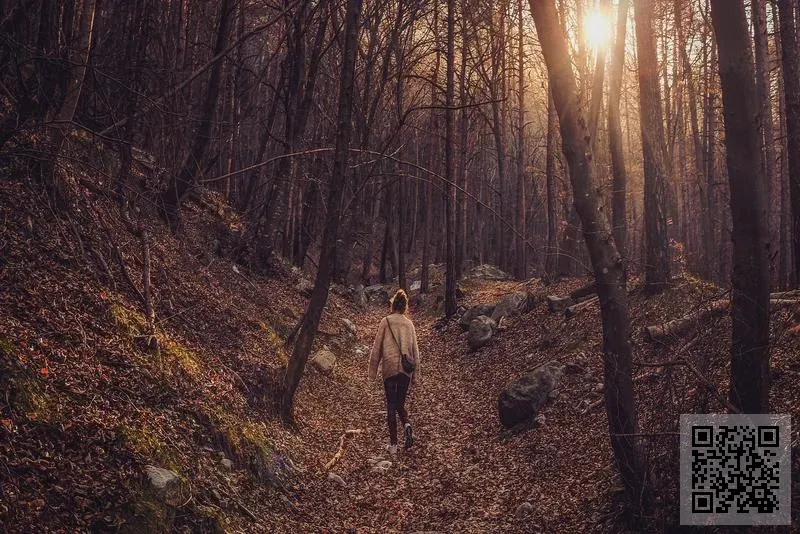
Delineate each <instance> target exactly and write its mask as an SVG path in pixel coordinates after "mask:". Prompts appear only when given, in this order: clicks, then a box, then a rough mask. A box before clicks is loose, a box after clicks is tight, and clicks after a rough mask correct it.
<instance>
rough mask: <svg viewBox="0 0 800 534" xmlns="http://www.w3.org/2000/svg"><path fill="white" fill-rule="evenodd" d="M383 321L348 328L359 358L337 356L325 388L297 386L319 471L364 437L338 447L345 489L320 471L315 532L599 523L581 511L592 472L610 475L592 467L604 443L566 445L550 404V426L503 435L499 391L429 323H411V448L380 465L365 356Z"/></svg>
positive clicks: (380, 434) (374, 387) (310, 498)
mask: <svg viewBox="0 0 800 534" xmlns="http://www.w3.org/2000/svg"><path fill="white" fill-rule="evenodd" d="M383 315H385V313H384V310H382V309H380V310H372V311H370V312H368V313H366V314H364V315H363V316H360V317H357V318H356V323H357V327H358V343H359V346H360V347H361V348H362V349H363V351H364V353H363V354H358V355H356V356H351V357H345V358H341V359H340V360H339V361H338V363H337V368H336V370H335V372H334V376H333V378H332V379H328V380H324V379H323V380H319V378H321V377H320V376H319V375H318V374H314V373H309V376H307V377H306V380H308V383H307V387H305V388H303V391H302V393H301V397H300V398H301V401H300V403H299V404H298V418H299V420H300V421H301V422H302V426H301V432H302V435H303V439H304V440H310V441H313V442H318V443H320V444H321V445H320V447H319V448H318V450H320V451H322V452H321V453H320V456H319V457H318V458H317V459H316V464H317V465H320V466H321V465H323V464H325V463H326V462H327V461H328V460H330V458H331V457H333V455H334V453H335V452H336V450H337V447H338V444H339V437H340V435H341V434H342V433H344V431H345V430H347V429H363V430H364V433H363V434H360V435H355V436H350V437H348V438H347V442H348V443H347V446H346V451H345V453H344V455H343V457H342V458H341V460H340V461H339V462H338V463H337V464H336V465H335V466H334V467H333V468H332V472H334V473H336V474H338V475H339V476H341V477H342V479H343V480H344V481H345V484H346V485H345V486H344V487H340V486H339V484H337V483H336V482H334V481H332V480H328V479H327V477H326V476H325V475H324V472H322V473H320V476H318V477H315V479H314V481H313V482H311V483H310V484H309V486H308V487H307V488H306V491H305V492H304V493H303V495H302V496H301V497H300V498H299V501H300V502H305V503H306V505H305V506H306V507H309V508H305V510H306V511H307V512H309V513H308V516H307V519H309V520H311V518H312V517H313V518H314V519H313V520H312V521H313V523H314V525H315V527H316V526H319V527H322V526H323V525H324V526H326V527H327V528H328V529H330V530H331V531H335V532H339V531H343V530H347V529H351V528H355V529H357V531H359V532H362V531H365V530H364V529H366V531H373V530H374V531H381V532H384V531H387V529H389V530H397V531H404V532H405V531H431V530H434V531H447V532H498V531H503V532H516V531H520V532H522V531H524V532H537V531H542V532H553V531H556V530H558V531H564V530H565V528H566V527H567V525H569V524H572V525H575V524H576V517H580V516H581V515H583V516H584V518H583V519H582V520H581V522H582V521H592V522H593V523H595V524H597V520H598V518H597V517H595V518H590V517H589V516H590V514H589V513H588V512H589V510H587V509H586V501H587V499H591V498H592V497H593V496H596V495H597V494H598V493H599V491H600V488H599V487H598V484H596V483H595V484H591V485H590V486H586V484H587V482H588V480H589V478H591V477H592V475H594V474H597V473H596V470H597V468H598V467H601V468H602V470H603V471H607V476H610V475H611V472H610V467H611V466H610V465H602V466H600V465H597V463H596V462H595V460H594V458H596V457H601V458H609V455H608V453H607V451H606V450H605V449H606V445H605V443H599V444H595V445H592V443H591V437H590V434H589V433H586V434H583V435H574V433H572V432H570V431H568V430H567V427H562V426H561V425H562V423H563V420H564V418H565V417H568V416H569V412H571V411H572V408H571V407H570V406H569V405H568V403H567V402H560V401H559V400H558V399H556V401H555V402H554V403H553V405H551V407H550V409H548V410H546V417H547V418H548V419H547V420H548V421H552V423H545V424H544V425H543V426H539V427H537V428H535V429H531V430H528V431H525V432H522V433H520V434H517V435H509V436H507V437H504V435H503V434H502V433H501V431H500V430H501V427H500V425H499V422H498V419H497V394H498V393H499V390H500V388H502V386H503V383H496V380H494V379H493V377H492V376H491V375H492V373H488V372H487V369H486V368H485V365H486V362H482V361H481V359H482V358H484V357H486V356H487V355H486V354H481V353H478V354H467V346H466V343H465V341H464V340H463V339H459V338H460V336H461V333H460V332H459V331H458V328H448V329H446V330H445V331H444V332H441V333H440V332H437V331H435V330H434V329H433V325H434V322H433V320H432V319H430V318H427V317H422V316H418V317H414V316H412V320H414V321H415V324H416V329H417V334H418V338H419V346H420V351H421V354H422V374H421V376H422V380H421V382H420V384H418V385H417V386H415V387H413V388H412V391H411V392H410V397H409V399H408V401H407V405H406V406H407V408H410V409H409V417H410V419H411V420H412V422H413V425H414V436H415V445H414V447H413V448H412V449H411V450H410V451H403V450H402V443H401V446H400V447H399V449H400V450H398V455H397V457H396V458H395V459H391V458H389V457H388V455H387V453H386V451H385V450H384V447H385V445H386V444H387V443H388V430H387V427H386V419H385V417H386V416H385V406H384V396H383V389H382V384H381V383H380V382H375V383H372V384H370V385H369V386H367V363H368V358H369V349H370V347H371V345H372V341H373V336H374V333H375V329H376V328H377V324H378V322H379V321H380V319H381V317H383ZM538 363H543V362H539V361H536V360H531V361H530V365H529V366H530V367H533V366H535V365H537V364H538ZM506 372H508V370H507V371H506ZM495 374H496V373H495ZM512 374H513V371H512ZM567 387H569V386H567ZM322 407H324V409H321V408H322ZM589 417H591V418H592V419H596V418H597V416H596V415H594V416H589ZM602 418H603V419H604V417H602ZM564 430H567V432H565V431H564ZM401 435H402V434H401ZM401 441H402V440H401ZM324 443H327V444H328V446H327V447H325V446H323V445H322V444H324ZM576 445H577V447H578V448H579V449H583V450H585V451H590V452H591V454H583V455H582V456H583V458H584V460H585V461H586V462H587V463H588V465H574V463H573V462H574V458H573V456H574V452H575V451H576V450H579V449H575V447H576ZM591 449H593V450H591ZM564 451H567V452H569V454H564ZM376 457H382V458H384V459H390V460H392V467H391V469H390V470H389V471H388V472H387V473H375V472H373V471H372V470H371V465H370V463H369V459H370V458H376ZM312 461H313V460H312ZM587 475H588V476H587ZM525 502H528V503H530V504H531V505H532V506H531V508H530V511H528V512H526V513H522V512H520V515H519V517H518V516H517V510H518V507H519V506H520V505H521V504H522V503H525ZM581 507H582V510H580V511H579V509H580V508H581ZM312 510H313V512H312ZM584 525H585V523H584ZM305 526H308V523H305ZM567 530H569V529H567ZM576 530H580V528H579V527H577V525H576Z"/></svg>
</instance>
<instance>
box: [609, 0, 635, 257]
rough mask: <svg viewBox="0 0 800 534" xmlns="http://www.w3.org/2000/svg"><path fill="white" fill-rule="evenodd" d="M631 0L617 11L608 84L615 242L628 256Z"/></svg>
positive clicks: (612, 211)
mask: <svg viewBox="0 0 800 534" xmlns="http://www.w3.org/2000/svg"><path fill="white" fill-rule="evenodd" d="M629 5H630V0H620V3H619V7H618V12H617V37H616V42H615V44H614V55H613V57H612V58H611V72H610V73H609V74H610V79H609V88H608V145H609V152H610V153H611V169H612V173H613V175H614V182H613V187H612V193H611V208H612V209H611V213H612V219H611V226H612V228H613V229H614V243H616V245H617V251H618V252H619V255H620V256H621V257H622V258H623V259H624V258H625V255H626V254H625V248H626V241H627V239H628V220H627V208H626V194H627V187H628V186H627V181H628V178H627V173H626V171H625V156H624V151H623V147H622V125H621V124H620V114H619V100H620V94H621V92H622V72H623V68H624V67H625V34H626V28H627V25H628V6H629Z"/></svg>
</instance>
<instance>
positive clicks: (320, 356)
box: [311, 349, 336, 373]
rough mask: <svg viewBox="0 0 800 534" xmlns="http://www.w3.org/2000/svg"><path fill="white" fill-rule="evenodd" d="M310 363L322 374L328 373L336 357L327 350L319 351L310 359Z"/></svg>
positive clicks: (331, 369)
mask: <svg viewBox="0 0 800 534" xmlns="http://www.w3.org/2000/svg"><path fill="white" fill-rule="evenodd" d="M311 363H313V364H314V366H315V367H316V368H317V369H319V370H320V371H322V372H323V373H330V372H331V371H333V367H334V366H335V365H336V355H335V354H334V353H333V352H331V351H329V350H324V349H323V350H320V351H317V352H316V354H314V356H313V357H312V358H311Z"/></svg>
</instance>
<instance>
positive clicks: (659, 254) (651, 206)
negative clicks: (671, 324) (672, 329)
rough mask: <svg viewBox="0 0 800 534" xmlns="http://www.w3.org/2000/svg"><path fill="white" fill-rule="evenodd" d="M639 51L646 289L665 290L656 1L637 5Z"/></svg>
mask: <svg viewBox="0 0 800 534" xmlns="http://www.w3.org/2000/svg"><path fill="white" fill-rule="evenodd" d="M634 15H635V16H634V19H635V21H636V51H637V53H638V59H639V69H638V75H639V110H640V123H641V128H642V152H643V155H644V204H645V205H644V218H645V223H644V224H645V240H646V242H647V243H646V246H645V252H646V255H645V260H644V276H645V280H644V283H645V288H646V289H647V290H648V291H649V292H659V291H661V290H663V289H664V288H665V286H666V284H667V281H668V280H669V243H668V241H667V212H666V200H667V199H666V187H667V185H666V181H667V168H666V163H665V161H664V156H665V155H664V121H663V117H662V113H661V94H660V93H661V91H660V89H659V81H658V57H657V55H656V43H655V38H654V33H653V32H654V30H653V0H639V1H637V2H636V3H635V5H634Z"/></svg>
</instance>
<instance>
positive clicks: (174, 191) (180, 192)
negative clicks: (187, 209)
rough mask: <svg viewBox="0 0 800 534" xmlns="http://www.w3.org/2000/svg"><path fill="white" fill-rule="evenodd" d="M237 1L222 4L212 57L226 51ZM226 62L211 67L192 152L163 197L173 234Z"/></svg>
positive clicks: (202, 152)
mask: <svg viewBox="0 0 800 534" xmlns="http://www.w3.org/2000/svg"><path fill="white" fill-rule="evenodd" d="M232 1H233V0H222V2H221V3H220V7H219V24H218V26H217V38H216V42H215V43H214V49H213V51H212V53H211V56H212V57H214V56H216V55H218V54H220V53H222V51H223V50H224V49H225V43H226V42H227V37H228V33H229V32H228V27H229V25H230V19H231V11H232V10H231V2H232ZM222 65H223V62H222V61H218V62H216V63H214V66H212V67H211V75H210V77H209V80H208V89H207V91H206V97H205V100H204V102H203V107H202V108H201V112H200V117H201V118H200V124H199V126H198V127H197V132H196V133H195V135H194V140H193V141H192V147H191V150H189V155H188V156H187V157H186V161H185V162H184V164H183V168H182V169H181V170H180V172H179V173H178V175H177V176H176V177H175V178H174V179H173V180H172V181H171V182H170V184H169V186H168V187H167V190H166V191H164V193H163V194H162V195H161V202H162V204H163V207H162V210H163V215H164V217H165V218H166V219H167V221H168V222H169V223H170V226H171V227H172V229H173V231H177V229H178V227H179V226H180V210H181V201H182V200H183V197H184V195H185V194H186V193H187V192H188V191H189V189H191V188H192V187H194V185H195V182H196V180H197V172H198V170H199V169H200V166H201V164H202V161H203V157H204V156H205V152H206V148H207V147H208V143H209V141H210V140H211V129H212V127H213V122H214V110H215V109H216V106H217V96H218V95H219V86H220V79H221V78H222Z"/></svg>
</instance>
